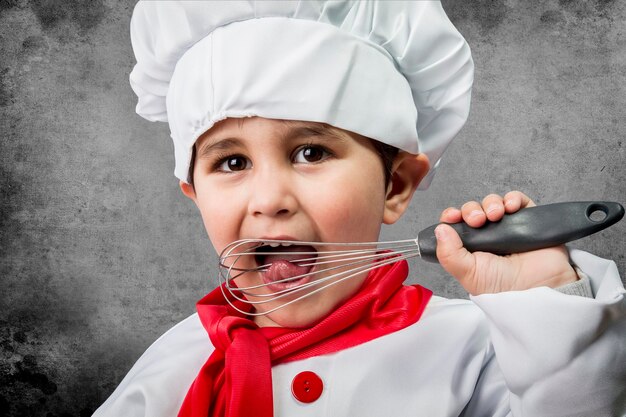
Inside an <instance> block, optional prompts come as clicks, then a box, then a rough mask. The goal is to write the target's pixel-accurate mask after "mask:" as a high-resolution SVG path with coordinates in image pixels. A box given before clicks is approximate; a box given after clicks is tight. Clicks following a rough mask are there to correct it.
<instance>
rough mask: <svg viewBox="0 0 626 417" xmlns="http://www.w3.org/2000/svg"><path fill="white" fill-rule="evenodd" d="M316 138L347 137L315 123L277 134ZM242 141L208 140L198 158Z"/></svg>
mask: <svg viewBox="0 0 626 417" xmlns="http://www.w3.org/2000/svg"><path fill="white" fill-rule="evenodd" d="M313 137H315V138H318V139H322V140H333V141H335V140H336V141H339V142H345V141H346V140H347V138H346V137H345V135H342V134H341V133H339V132H335V131H333V129H331V128H328V127H325V126H316V125H304V126H295V127H290V128H289V130H288V131H287V132H286V133H285V134H282V135H280V136H279V140H281V141H282V142H289V141H291V140H294V139H307V138H313ZM241 146H243V145H242V141H241V139H239V138H237V137H227V138H223V139H220V138H217V139H215V140H211V141H208V142H207V143H206V144H204V146H202V147H201V148H200V150H199V151H198V155H197V157H198V158H200V159H204V158H208V157H210V156H211V154H213V153H215V152H218V153H220V152H227V151H231V150H232V149H233V148H236V147H241Z"/></svg>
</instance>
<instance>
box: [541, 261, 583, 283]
mask: <svg viewBox="0 0 626 417" xmlns="http://www.w3.org/2000/svg"><path fill="white" fill-rule="evenodd" d="M578 279H579V277H578V274H577V273H576V270H575V269H574V267H573V266H572V265H570V264H567V268H564V270H563V271H562V272H561V273H560V274H558V275H556V276H555V277H554V278H552V279H551V280H550V283H549V285H548V286H549V287H550V288H559V287H563V286H565V285H568V284H571V283H573V282H576V281H578Z"/></svg>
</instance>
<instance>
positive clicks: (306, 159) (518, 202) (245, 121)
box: [96, 2, 626, 416]
mask: <svg viewBox="0 0 626 417" xmlns="http://www.w3.org/2000/svg"><path fill="white" fill-rule="evenodd" d="M131 29H132V35H133V46H134V49H135V53H136V56H137V60H138V63H137V66H136V67H135V70H134V71H133V74H132V75H131V83H132V84H133V88H134V89H135V91H136V92H137V94H138V96H139V105H138V112H139V113H140V114H142V115H143V116H144V117H147V118H148V119H150V120H167V121H168V122H169V123H170V128H171V130H172V138H173V140H174V144H175V152H176V171H175V172H176V175H177V176H178V177H179V178H180V179H181V189H182V192H183V193H184V194H185V195H186V196H187V197H189V198H191V199H192V200H193V201H194V203H195V204H196V205H197V207H198V208H199V210H200V213H201V215H202V218H203V222H204V225H205V228H206V230H207V233H208V235H209V238H210V239H211V242H212V244H213V246H214V247H215V249H216V250H217V251H218V252H220V251H221V250H222V249H223V248H224V247H225V246H227V245H228V244H229V243H231V242H233V241H236V240H239V239H244V238H257V239H280V240H283V239H286V240H297V241H302V242H305V241H313V242H328V243H330V244H331V245H332V243H333V242H345V241H347V242H368V241H374V240H377V238H378V234H379V231H380V227H381V224H382V223H394V222H395V221H396V220H397V219H398V218H399V217H400V216H401V215H402V214H403V213H404V211H405V210H406V208H407V206H408V204H409V202H410V200H411V198H412V196H413V193H414V191H415V190H416V189H417V188H418V187H422V188H424V187H426V186H428V184H429V182H430V180H431V179H432V175H433V172H434V168H436V166H437V164H438V161H439V158H440V157H441V154H442V153H443V151H444V149H445V147H446V146H447V144H448V143H449V141H450V140H451V139H452V138H453V137H454V135H455V134H456V133H457V132H458V130H459V129H460V127H461V126H462V124H463V123H464V121H465V119H466V117H467V112H468V108H469V107H468V105H469V91H470V87H471V80H472V62H471V57H470V55H469V49H468V47H467V45H466V43H465V42H464V40H463V39H462V37H461V36H460V35H459V34H458V32H456V30H455V29H454V28H453V27H452V25H451V24H450V22H449V21H448V20H447V18H446V16H445V14H444V13H443V11H442V9H441V6H440V5H439V4H438V3H437V2H409V3H398V2H384V3H382V2H381V3H374V2H356V3H346V4H344V3H342V2H329V3H325V2H319V3H318V2H302V3H300V2H294V3H292V2H259V3H243V2H236V3H235V2H227V3H215V2H211V3H199V2H190V3H169V2H155V3H140V4H139V5H138V6H137V8H136V9H135V13H134V16H133V23H132V25H131ZM381 80H384V82H381ZM381 142H382V143H384V144H386V145H390V146H391V147H392V148H389V146H385V145H382V144H381ZM398 148H399V149H400V150H399V151H398V150H397V149H398ZM431 165H432V167H431ZM531 205H533V203H532V201H531V200H530V199H529V198H528V197H526V196H525V195H523V194H522V193H519V192H511V193H508V194H507V195H505V196H504V197H500V196H497V195H489V196H487V197H486V198H485V199H484V200H483V201H482V202H480V203H478V202H468V203H466V204H465V205H464V206H463V207H462V208H461V209H460V210H459V209H456V208H450V209H448V210H446V211H444V212H443V213H442V216H441V220H442V221H445V222H458V221H461V220H462V221H465V222H467V223H468V224H469V225H471V226H474V227H478V226H480V225H482V224H484V222H485V221H486V220H487V219H488V220H491V221H497V220H499V219H500V218H502V216H503V215H504V213H505V212H506V213H513V212H515V211H517V210H519V209H520V208H523V207H527V206H531ZM437 238H438V246H437V256H438V259H439V261H440V262H441V264H442V266H443V267H444V268H445V269H446V270H447V271H448V272H450V274H451V275H453V276H454V277H455V278H457V279H458V280H459V282H460V283H461V284H462V285H463V286H464V287H465V289H466V290H467V291H468V292H469V293H470V294H472V301H473V302H469V301H459V300H445V299H442V298H439V297H433V296H432V294H431V293H430V291H428V290H426V289H424V288H422V287H420V286H413V287H405V286H402V282H403V281H404V279H405V278H406V274H407V270H406V264H405V263H403V262H398V263H396V264H392V265H390V266H387V267H384V268H379V269H376V270H374V271H372V272H371V273H369V274H361V275H358V276H356V277H354V278H353V279H351V280H347V281H344V282H342V283H339V284H337V285H334V286H332V287H329V288H327V289H325V290H323V291H320V292H317V293H314V294H312V295H311V296H310V297H307V298H305V299H303V300H300V301H298V302H296V303H293V304H289V305H287V306H285V307H284V308H280V309H278V310H275V311H272V312H270V310H273V308H274V307H278V306H279V304H281V303H283V301H282V300H281V301H280V302H273V303H269V304H268V305H255V306H254V307H247V308H248V310H246V311H249V312H250V313H255V314H256V313H261V315H259V316H254V317H255V318H252V317H248V316H247V315H246V314H239V313H237V312H236V311H235V310H234V309H233V308H231V306H230V305H229V304H228V302H227V301H226V300H224V297H223V296H222V293H221V291H220V290H219V289H217V290H216V291H214V292H212V293H211V294H209V295H208V296H206V297H205V298H204V299H202V300H201V301H200V302H199V303H198V312H199V314H198V315H194V316H192V317H190V318H188V319H187V320H185V321H183V322H181V323H180V324H179V325H177V326H175V327H174V328H173V329H171V330H170V331H169V332H167V333H166V334H165V335H164V336H163V337H161V338H160V339H159V340H158V341H157V342H155V343H154V344H153V346H151V347H150V348H149V349H148V351H147V352H146V353H145V354H144V355H143V356H142V358H140V359H139V361H138V362H137V364H136V365H135V366H134V367H133V369H132V370H131V371H130V373H129V374H128V375H127V377H126V378H125V379H124V381H123V382H122V383H121V384H120V386H119V387H118V389H117V390H116V391H115V393H114V394H113V395H112V396H111V398H109V400H107V402H105V404H103V406H102V407H101V408H100V409H99V410H98V411H97V412H96V415H99V416H104V415H125V416H134V415H149V416H171V415H180V416H192V415H193V416H207V415H211V416H218V415H219V416H221V415H226V416H239V415H241V416H243V415H255V416H271V415H283V416H284V415H298V416H300V415H316V416H319V415H332V416H352V415H365V416H380V415H394V416H395V415H397V416H402V415H424V416H461V415H463V416H505V415H514V416H556V415H560V416H563V415H567V416H575V415H580V416H591V415H594V416H603V415H607V416H609V415H620V413H621V412H623V410H624V408H623V407H624V404H623V398H624V397H623V381H624V375H625V369H624V363H626V360H625V359H626V358H625V355H626V352H625V349H624V345H623V342H622V340H621V339H622V338H623V332H624V328H625V326H626V324H625V318H624V296H623V294H624V289H623V287H622V286H621V282H620V280H619V277H618V275H617V271H616V270H615V266H614V264H613V263H611V262H608V261H604V260H600V259H598V258H595V257H593V256H592V255H589V254H586V253H582V252H579V251H572V252H571V253H569V254H568V252H567V250H566V249H565V248H563V247H558V248H549V249H545V250H541V251H534V252H529V253H525V254H519V255H512V256H509V257H498V256H495V255H491V254H486V253H475V254H470V253H468V252H467V251H466V250H465V249H464V248H463V247H462V244H461V242H460V240H459V238H458V236H457V235H456V233H454V232H453V230H452V229H451V228H450V227H448V226H445V225H442V226H439V227H438V229H437ZM570 259H571V261H572V262H573V263H574V264H575V265H576V266H577V268H580V270H582V271H583V272H577V271H576V270H575V269H574V268H573V267H572V266H571V265H570ZM266 274H267V273H266ZM259 275H261V274H244V275H241V276H240V277H238V278H237V279H236V280H235V284H236V285H238V286H250V285H255V284H259V283H260V282H259V279H262V280H266V281H270V282H266V283H268V284H269V286H270V287H272V286H273V289H274V290H276V289H277V290H281V289H288V284H281V283H279V282H277V280H275V279H272V278H268V277H267V275H266V276H265V277H260V276H259ZM587 275H589V277H590V278H591V285H590V287H586V285H587V286H588V285H589V280H588V278H587V277H586V276H587ZM554 289H558V291H555V290H554ZM268 292H269V290H268V289H260V290H258V291H257V292H255V294H254V296H253V297H251V298H255V297H257V296H260V295H263V294H266V293H268ZM563 292H565V293H573V292H578V293H580V294H581V295H583V296H580V295H569V294H563ZM592 293H593V294H592ZM585 295H588V296H590V297H589V298H585V297H584V296H585ZM592 296H595V299H593V298H592ZM230 302H231V303H233V304H237V305H238V306H240V305H239V304H238V303H236V302H234V301H232V300H230ZM264 313H265V314H264ZM207 333H208V337H207ZM620 398H621V399H620Z"/></svg>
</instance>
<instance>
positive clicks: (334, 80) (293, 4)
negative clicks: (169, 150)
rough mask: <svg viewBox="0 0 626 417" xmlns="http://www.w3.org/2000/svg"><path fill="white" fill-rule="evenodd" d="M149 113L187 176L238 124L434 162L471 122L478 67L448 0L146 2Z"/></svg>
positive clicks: (135, 39)
mask: <svg viewBox="0 0 626 417" xmlns="http://www.w3.org/2000/svg"><path fill="white" fill-rule="evenodd" d="M131 39H132V45H133V49H134V52H135V57H136V59H137V64H136V65H135V68H134V69H133V71H132V73H131V74H130V83H131V86H132V88H133V90H134V91H135V93H136V94H137V96H138V104H137V109H136V110H137V113H138V114H139V115H141V116H142V117H144V118H146V119H148V120H150V121H163V122H169V125H170V130H171V136H172V139H173V141H174V149H175V157H176V168H175V171H174V172H175V175H176V176H177V177H178V178H180V179H181V180H183V181H185V182H190V180H191V178H189V171H190V170H189V168H190V162H191V156H192V149H193V145H194V143H195V141H196V140H197V139H198V137H199V136H201V135H202V134H203V133H204V132H206V131H207V130H208V129H210V128H211V127H212V126H213V125H214V124H215V123H217V122H218V121H220V120H223V119H225V118H228V117H235V118H240V117H248V116H260V117H265V118H270V119H286V120H303V121H314V122H324V123H328V124H330V125H333V126H336V127H339V128H342V129H345V130H348V131H352V132H355V133H358V134H361V135H363V136H366V137H369V138H372V139H376V140H378V141H380V142H383V143H387V144H389V145H392V146H395V147H397V148H400V149H403V150H405V151H408V152H411V153H419V152H421V153H425V154H426V155H428V157H429V159H430V161H431V164H432V168H431V172H430V173H429V174H428V176H427V177H426V178H425V179H424V180H423V181H422V184H421V185H420V188H422V189H423V188H427V187H428V185H429V184H430V181H431V179H432V176H433V174H434V170H435V169H436V167H437V165H438V163H439V160H440V158H441V155H442V153H443V152H444V150H445V149H446V147H447V146H448V144H449V143H450V141H451V140H452V139H453V138H454V136H455V135H456V134H457V133H458V131H459V130H460V129H461V127H462V126H463V124H464V123H465V121H466V120H467V116H468V112H469V104H470V94H471V86H472V81H473V68H474V67H473V62H472V58H471V54H470V49H469V46H468V45H467V43H466V42H465V39H463V37H462V36H461V34H459V32H458V31H457V30H456V29H455V27H454V26H453V25H452V23H451V22H450V21H449V20H448V18H447V16H446V15H445V13H444V11H443V9H442V7H441V4H440V3H439V2H438V1H436V2H435V1H406V2H404V1H403V2H396V1H393V2H389V1H384V2H383V1H381V2H371V1H207V2H204V1H140V2H139V3H138V4H137V6H136V7H135V10H134V13H133V16H132V21H131Z"/></svg>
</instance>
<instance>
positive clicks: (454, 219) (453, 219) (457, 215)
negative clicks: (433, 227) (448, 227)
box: [439, 207, 463, 223]
mask: <svg viewBox="0 0 626 417" xmlns="http://www.w3.org/2000/svg"><path fill="white" fill-rule="evenodd" d="M461 220H463V217H462V216H461V210H459V209H458V208H456V207H448V208H447V209H445V210H444V211H442V212H441V216H439V221H440V222H444V223H458V222H460V221H461Z"/></svg>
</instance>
